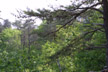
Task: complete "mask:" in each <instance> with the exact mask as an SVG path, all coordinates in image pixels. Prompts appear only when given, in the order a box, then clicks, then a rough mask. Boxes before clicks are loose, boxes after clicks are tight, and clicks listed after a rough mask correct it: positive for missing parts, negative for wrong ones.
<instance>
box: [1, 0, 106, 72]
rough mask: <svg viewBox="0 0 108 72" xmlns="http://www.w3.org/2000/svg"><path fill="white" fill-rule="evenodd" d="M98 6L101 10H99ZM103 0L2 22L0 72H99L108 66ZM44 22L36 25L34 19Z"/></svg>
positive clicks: (20, 14) (25, 13)
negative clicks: (107, 64)
mask: <svg viewBox="0 0 108 72" xmlns="http://www.w3.org/2000/svg"><path fill="white" fill-rule="evenodd" d="M97 6H98V7H97ZM102 10H103V8H102V3H101V0H98V1H97V0H81V1H77V0H76V1H74V2H72V5H68V6H60V7H58V8H53V7H51V9H45V8H44V9H37V10H36V11H34V10H32V9H27V10H24V11H18V15H14V16H15V17H17V18H18V19H17V20H16V21H14V22H10V21H9V20H8V19H3V23H0V72H90V71H96V72H100V71H101V70H102V69H103V67H104V66H105V65H106V42H107V40H106V35H105V29H104V25H103V22H104V20H103V14H102ZM36 18H39V19H41V20H42V23H41V24H40V25H39V26H36V25H35V22H36V21H35V19H36Z"/></svg>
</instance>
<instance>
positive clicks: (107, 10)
mask: <svg viewBox="0 0 108 72" xmlns="http://www.w3.org/2000/svg"><path fill="white" fill-rule="evenodd" d="M102 3H103V13H104V14H103V16H104V28H105V33H106V39H107V45H106V66H107V67H108V0H102Z"/></svg>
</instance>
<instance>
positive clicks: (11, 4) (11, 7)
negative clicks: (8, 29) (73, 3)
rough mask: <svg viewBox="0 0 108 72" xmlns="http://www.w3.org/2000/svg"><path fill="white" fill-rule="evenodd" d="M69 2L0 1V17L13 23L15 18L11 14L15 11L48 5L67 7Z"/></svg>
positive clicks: (49, 0)
mask: <svg viewBox="0 0 108 72" xmlns="http://www.w3.org/2000/svg"><path fill="white" fill-rule="evenodd" d="M69 4H70V0H57V1H56V0H0V11H1V13H0V17H1V18H4V19H9V20H10V21H14V20H15V17H14V16H12V15H11V13H16V10H17V9H21V10H26V8H27V7H28V8H31V9H37V8H48V5H53V6H55V7H57V6H59V5H69Z"/></svg>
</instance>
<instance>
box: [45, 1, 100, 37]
mask: <svg viewBox="0 0 108 72" xmlns="http://www.w3.org/2000/svg"><path fill="white" fill-rule="evenodd" d="M99 4H101V3H96V4H94V5H92V6H91V7H95V6H97V5H99ZM88 9H89V8H85V9H84V10H82V11H80V13H75V14H74V15H75V16H74V17H72V18H71V19H70V20H69V21H67V22H66V23H64V24H63V25H62V26H61V27H59V28H58V29H57V30H55V31H53V32H50V33H48V34H46V35H45V37H46V36H48V35H50V34H53V33H56V32H58V31H59V30H60V29H62V28H64V27H65V26H66V25H68V24H69V23H70V22H72V21H73V20H75V19H76V18H77V17H79V16H80V15H81V14H83V13H84V12H86V11H87V10H88Z"/></svg>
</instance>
